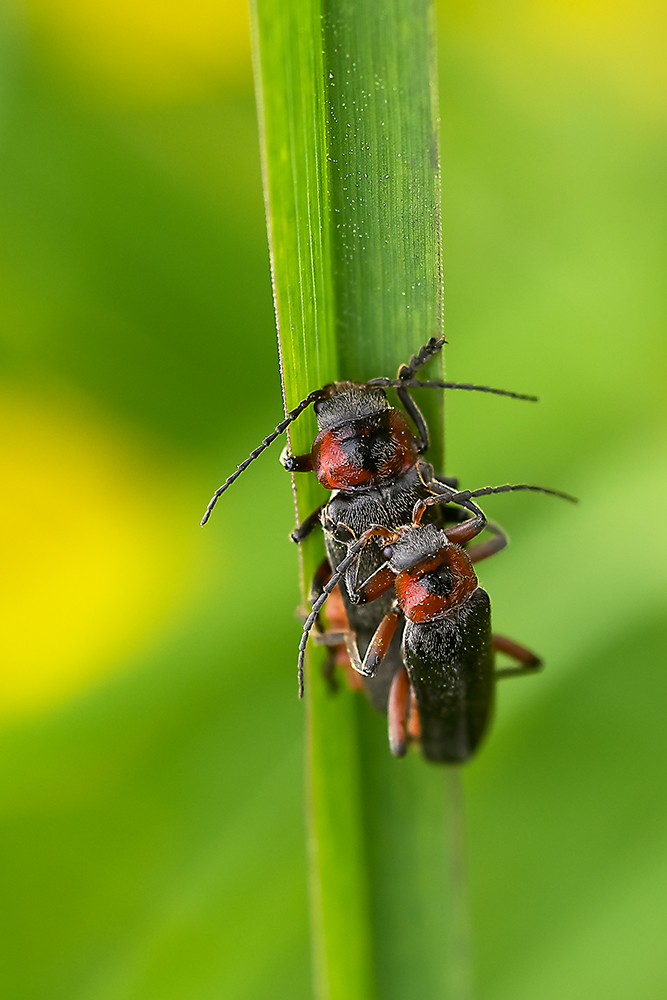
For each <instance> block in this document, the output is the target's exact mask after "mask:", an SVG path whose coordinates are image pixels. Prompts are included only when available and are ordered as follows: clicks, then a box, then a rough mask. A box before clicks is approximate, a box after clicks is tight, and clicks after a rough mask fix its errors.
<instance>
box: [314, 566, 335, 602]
mask: <svg viewBox="0 0 667 1000" xmlns="http://www.w3.org/2000/svg"><path fill="white" fill-rule="evenodd" d="M330 579H331V566H330V565H329V560H328V559H323V560H322V562H321V563H320V565H319V566H318V567H317V569H316V570H315V572H314V573H313V579H312V580H311V581H310V589H309V591H308V600H309V601H310V603H311V604H314V603H315V601H316V600H317V598H318V597H319V596H320V594H321V593H322V592H323V591H324V585H325V583H328V581H329V580H330Z"/></svg>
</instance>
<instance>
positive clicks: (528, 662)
mask: <svg viewBox="0 0 667 1000" xmlns="http://www.w3.org/2000/svg"><path fill="white" fill-rule="evenodd" d="M491 641H492V644H493V648H494V649H495V650H497V651H498V652H500V653H507V655H508V656H511V657H512V659H513V660H517V661H518V662H519V663H520V664H521V666H520V667H501V668H500V670H496V678H498V680H500V679H501V678H503V677H521V676H522V675H523V674H534V673H535V671H537V670H540V669H541V667H542V660H540V658H539V656H535V653H531V651H530V650H529V649H526V647H525V646H520V645H519V643H518V642H514V641H513V640H512V639H506V638H505V636H504V635H494V636H493V637H492V640H491Z"/></svg>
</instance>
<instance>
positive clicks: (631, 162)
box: [0, 0, 667, 1000]
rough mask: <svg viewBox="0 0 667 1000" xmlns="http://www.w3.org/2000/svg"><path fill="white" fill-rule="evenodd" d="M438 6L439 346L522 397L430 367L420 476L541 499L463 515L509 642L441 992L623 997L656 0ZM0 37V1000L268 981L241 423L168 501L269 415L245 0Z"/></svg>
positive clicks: (280, 542)
mask: <svg viewBox="0 0 667 1000" xmlns="http://www.w3.org/2000/svg"><path fill="white" fill-rule="evenodd" d="M438 15H439V30H440V80H441V114H442V158H443V196H444V242H445V261H446V282H447V290H446V324H447V326H446V329H447V334H448V339H449V342H450V346H449V347H448V352H447V370H448V374H449V377H451V378H456V379H459V380H464V381H468V380H471V381H475V382H487V383H490V384H492V385H500V386H505V387H507V388H510V389H515V390H518V391H528V392H533V391H534V392H536V393H538V394H539V395H540V397H541V399H542V401H541V403H540V404H539V406H537V407H534V408H533V407H531V406H529V405H528V404H525V405H524V404H519V403H512V402H511V401H508V400H500V399H486V398H484V397H481V396H480V397H466V398H463V395H464V394H461V395H460V396H459V397H458V398H457V397H456V395H455V394H452V395H451V396H450V397H449V399H448V404H447V405H448V411H447V412H448V416H447V419H448V433H447V439H448V470H447V471H449V472H450V473H456V474H458V475H459V477H460V478H461V480H462V482H463V483H464V484H465V485H466V486H470V487H476V486H481V485H485V484H487V483H501V482H506V481H513V482H521V481H529V482H542V483H544V484H546V485H551V486H556V487H559V488H561V489H566V490H570V491H572V492H574V493H577V494H578V495H579V496H580V497H581V498H582V503H581V505H580V507H579V508H577V509H571V508H569V507H566V506H565V505H559V504H558V502H557V501H552V500H550V499H548V498H540V497H525V496H514V497H497V498H494V499H492V500H489V501H488V503H487V505H486V508H487V510H488V512H489V514H490V515H491V516H493V517H497V518H498V519H499V520H501V521H502V522H503V523H504V524H505V525H506V526H507V527H508V529H509V530H510V533H511V534H512V536H513V540H514V545H513V546H512V547H511V548H510V549H509V550H508V551H507V552H506V553H504V554H502V555H501V556H500V557H499V558H498V559H496V560H493V561H492V562H491V563H489V564H488V565H485V566H484V568H483V573H482V581H483V583H484V584H485V585H486V586H487V587H488V589H489V590H490V591H491V594H492V597H493V601H494V616H495V625H496V627H497V628H498V630H499V631H502V632H504V633H506V634H509V635H512V636H513V637H515V638H517V639H518V640H520V641H523V642H525V643H526V644H528V645H530V646H532V647H533V648H535V649H537V650H539V651H540V652H541V653H542V654H543V656H544V658H545V660H546V662H547V670H546V672H545V673H544V674H542V675H541V676H540V677H538V678H534V679H528V680H526V681H523V682H520V683H519V682H517V683H516V684H513V685H512V684H509V685H507V686H506V687H503V688H502V690H501V692H500V699H499V709H498V717H497V720H496V724H495V728H494V731H493V733H492V737H491V739H490V741H489V743H488V744H487V745H486V747H485V748H484V750H483V751H482V753H481V754H480V756H479V758H478V759H477V760H476V761H475V762H474V763H473V764H472V765H471V766H470V767H469V768H467V770H466V774H465V786H466V795H467V813H468V816H467V822H468V838H469V865H470V879H471V896H472V898H471V908H472V922H473V933H474V955H475V967H476V979H477V986H478V997H479V1000H534V998H535V997H539V998H540V1000H551V998H553V1000H556V998H561V997H563V996H565V995H567V996H568V997H570V998H579V997H581V998H582V1000H583V998H584V997H585V998H588V1000H590V998H597V997H600V998H603V997H604V998H605V1000H615V998H618V1000H621V998H627V997H632V998H633V1000H634V998H640V1000H652V998H656V1000H657V998H658V997H664V996H665V994H666V993H667V960H666V959H665V958H664V937H665V932H666V931H667V725H666V722H665V720H666V718H667V671H666V670H665V655H664V649H665V616H664V594H665V582H666V581H665V577H666V575H667V570H666V567H667V558H666V557H667V539H666V536H665V525H664V515H662V514H661V511H662V510H663V509H664V496H665V491H666V490H667V474H666V466H665V438H666V434H665V424H666V414H665V376H666V370H665V369H666V366H665V360H666V348H665V338H664V333H663V330H664V322H665V297H666V296H665V278H664V269H665V261H666V258H667V248H666V246H665V233H666V227H665V222H666V218H665V216H666V214H667V211H666V210H667V199H666V197H665V183H664V178H665V166H666V164H665V160H666V154H667V143H666V129H665V124H666V119H667V86H666V84H667V62H665V59H664V44H665V35H666V31H665V29H666V27H667V25H666V21H667V16H666V15H665V9H664V6H663V5H662V4H660V3H658V2H651V0H644V2H639V3H638V2H634V3H630V2H629V0H617V2H614V3H609V2H605V3H602V2H601V0H579V2H575V0H569V2H567V0H537V2H532V3H528V2H527V0H524V2H522V0H508V3H506V4H503V5H502V6H499V5H494V4H491V3H489V2H488V0H487V2H482V0H480V2H465V3H463V2H460V0H456V2H449V0H441V2H440V3H439V6H438ZM0 28H1V31H0V34H1V37H2V42H1V48H0V52H1V57H0V67H1V68H0V227H1V231H2V239H1V240H0V296H1V299H2V306H1V309H0V328H1V330H2V355H3V357H2V401H1V403H0V418H1V420H2V422H3V425H4V426H3V433H2V448H3V450H4V451H5V452H6V455H5V457H4V461H3V468H4V469H5V470H6V485H5V486H4V488H3V490H2V501H3V504H4V505H5V506H6V508H7V509H6V511H5V512H4V516H3V517H2V531H3V534H4V533H6V539H4V540H3V546H2V548H3V553H4V556H5V564H6V568H5V571H4V573H3V582H2V588H3V594H4V597H5V600H6V612H5V614H4V616H3V620H4V624H3V627H2V645H3V656H2V670H3V675H2V678H3V679H2V697H1V699H0V721H1V730H0V750H1V754H0V756H1V759H2V824H1V828H0V829H1V834H0V837H1V841H0V859H1V861H0V864H1V865H2V869H3V870H2V876H1V878H0V884H2V887H3V888H2V897H3V901H2V906H1V907H0V914H1V918H0V919H2V922H3V928H2V933H1V934H0V941H1V944H0V948H1V949H2V950H3V951H5V955H4V956H3V958H2V961H1V962H0V967H1V968H2V970H3V971H2V974H1V975H2V981H1V982H0V988H1V990H2V995H3V996H6V997H8V998H12V1000H23V998H25V1000H38V998H39V1000H61V998H62V1000H171V998H173V1000H177V998H178V1000H208V998H221V997H222V998H224V1000H254V998H257V1000H259V998H262V1000H279V998H280V1000H282V998H294V1000H299V998H307V997H309V996H310V995H311V986H310V971H309V944H308V914H307V886H306V870H305V852H304V832H303V820H302V809H303V802H302V796H303V792H302V783H303V764H302V759H303V747H302V742H303V712H302V707H301V706H300V705H299V704H298V703H297V701H296V698H295V681H294V654H295V646H296V642H297V639H298V631H299V626H298V624H297V622H296V621H295V620H294V618H293V609H294V606H295V604H296V603H297V600H298V587H297V557H296V552H295V551H294V550H293V547H292V546H290V545H289V543H288V541H287V533H288V531H289V529H290V528H291V526H292V523H293V513H292V506H291V504H292V501H291V496H290V489H289V483H288V482H287V481H286V477H285V476H284V474H283V473H282V470H281V469H280V468H279V466H278V463H277V454H278V449H276V451H275V452H274V453H273V455H272V456H268V457H267V458H266V460H265V461H263V462H262V463H261V465H260V463H258V464H257V467H256V468H254V469H253V470H252V471H249V472H248V473H247V474H246V475H245V476H244V477H243V479H242V480H241V481H240V482H239V483H238V485H237V486H236V487H235V489H234V490H233V491H231V492H230V493H229V494H228V496H227V498H226V502H225V504H224V505H221V506H220V507H219V508H218V509H217V510H216V515H215V517H214V518H213V519H212V522H211V524H210V526H209V527H208V528H207V529H206V531H202V530H201V529H199V527H198V520H199V517H200V515H201V512H202V509H203V506H204V505H205V503H206V501H207V499H208V497H209V495H210V493H211V492H212V489H213V488H214V487H215V486H216V485H218V484H219V482H220V481H221V480H222V478H224V476H225V475H227V474H228V472H229V471H230V469H231V468H233V466H234V465H235V464H236V463H237V462H238V461H240V460H241V459H242V458H243V457H245V455H246V454H247V453H248V451H249V450H250V449H251V448H252V447H254V446H255V445H256V444H257V443H258V441H259V440H260V439H261V437H263V436H264V434H265V433H266V432H267V431H268V430H269V429H270V428H271V427H272V426H273V425H274V423H275V422H276V420H277V419H278V418H279V416H280V412H281V399H280V391H279V385H278V376H277V366H276V358H277V352H276V346H275V333H274V322H273V312H272V303H271V294H270V279H269V267H268V256H267V249H266V236H265V227H264V216H263V205H262V195H261V181H260V170H259V158H258V143H257V137H256V122H255V111H254V99H253V93H252V78H251V67H250V51H249V39H248V27H247V13H246V9H245V6H244V4H243V3H242V2H240V0H239V2H237V0H219V2H213V0H191V2H190V3H188V4H186V3H184V2H183V0H171V2H168V0H133V2H132V3H130V2H129V0H115V2H111V0H100V2H98V3H95V4H90V3H87V2H84V0H25V2H24V3H18V2H16V3H13V4H10V5H8V6H7V5H6V6H5V7H4V8H3V13H2V23H1V26H0ZM378 374H391V373H378ZM395 766H396V767H397V768H399V767H401V763H400V762H396V764H395ZM424 766H426V765H424ZM406 862H408V863H409V859H406Z"/></svg>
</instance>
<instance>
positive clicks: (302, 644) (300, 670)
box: [297, 524, 393, 698]
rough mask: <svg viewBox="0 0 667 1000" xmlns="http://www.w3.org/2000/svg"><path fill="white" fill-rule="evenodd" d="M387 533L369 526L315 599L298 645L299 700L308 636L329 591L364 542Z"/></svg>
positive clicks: (385, 530)
mask: <svg viewBox="0 0 667 1000" xmlns="http://www.w3.org/2000/svg"><path fill="white" fill-rule="evenodd" d="M387 532H388V529H387V528H384V527H383V526H382V525H378V524H374V525H371V527H370V528H368V529H367V530H366V531H364V533H363V535H360V536H359V538H358V539H357V541H356V542H355V543H354V544H353V545H351V546H350V548H349V549H348V552H347V555H346V556H345V558H344V559H342V560H341V561H340V562H339V564H338V566H337V567H336V569H335V570H334V572H333V573H332V574H331V577H330V578H329V580H328V581H327V582H326V583H325V585H324V588H323V590H322V593H321V594H320V596H319V597H318V598H317V600H316V601H315V603H314V604H313V605H312V610H311V612H310V614H309V615H308V617H307V618H306V620H305V622H304V623H303V633H302V635H301V641H300V643H299V660H298V665H297V677H298V684H299V698H303V661H304V658H305V655H306V644H307V643H308V634H309V632H310V630H311V628H312V627H313V625H314V623H315V619H316V618H317V616H318V614H319V613H320V611H321V609H322V607H323V605H324V603H325V601H326V599H327V597H328V596H329V594H330V593H331V591H332V590H333V589H334V588H335V587H336V586H337V585H338V582H339V580H340V579H341V577H343V576H344V575H345V573H346V572H347V570H348V569H349V568H350V566H351V565H352V563H353V562H354V560H355V559H356V558H357V556H358V555H359V553H360V552H361V550H362V549H363V547H364V545H365V544H366V542H368V540H369V539H370V538H372V537H373V536H374V535H379V534H382V535H385V534H386V533H387ZM388 533H389V534H390V535H393V532H391V531H389V532H388Z"/></svg>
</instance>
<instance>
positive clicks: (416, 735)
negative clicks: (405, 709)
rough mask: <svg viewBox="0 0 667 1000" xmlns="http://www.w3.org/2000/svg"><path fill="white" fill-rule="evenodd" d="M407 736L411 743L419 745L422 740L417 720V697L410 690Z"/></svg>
mask: <svg viewBox="0 0 667 1000" xmlns="http://www.w3.org/2000/svg"><path fill="white" fill-rule="evenodd" d="M408 736H409V737H410V742H411V743H419V742H420V741H421V738H422V727H421V721H420V719H419V709H418V707H417V696H416V694H415V692H414V690H413V688H412V687H411V688H410V722H409V724H408Z"/></svg>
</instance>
